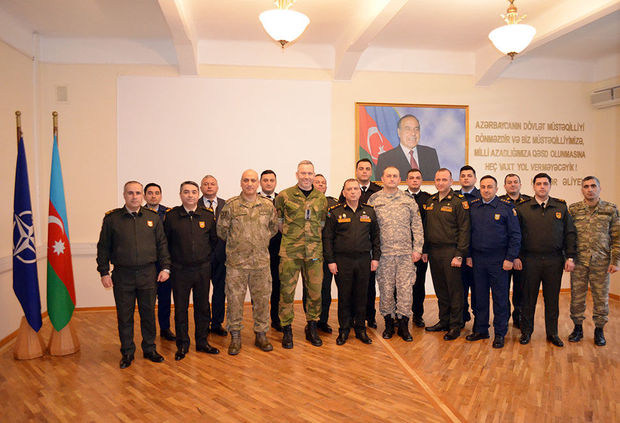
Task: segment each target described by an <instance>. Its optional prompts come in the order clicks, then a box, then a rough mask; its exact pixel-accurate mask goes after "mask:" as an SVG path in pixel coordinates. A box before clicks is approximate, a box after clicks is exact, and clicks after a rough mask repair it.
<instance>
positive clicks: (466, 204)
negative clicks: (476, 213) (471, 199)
mask: <svg viewBox="0 0 620 423" xmlns="http://www.w3.org/2000/svg"><path fill="white" fill-rule="evenodd" d="M461 204H462V205H463V208H464V209H465V210H467V209H469V204H468V203H467V201H463V202H461Z"/></svg>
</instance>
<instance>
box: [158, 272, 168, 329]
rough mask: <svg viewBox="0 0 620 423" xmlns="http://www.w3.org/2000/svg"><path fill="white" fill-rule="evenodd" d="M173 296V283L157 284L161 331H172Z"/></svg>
mask: <svg viewBox="0 0 620 423" xmlns="http://www.w3.org/2000/svg"><path fill="white" fill-rule="evenodd" d="M171 296H172V281H171V280H170V279H168V280H167V281H166V282H158V283H157V320H158V321H159V330H160V331H162V330H168V329H170V298H171Z"/></svg>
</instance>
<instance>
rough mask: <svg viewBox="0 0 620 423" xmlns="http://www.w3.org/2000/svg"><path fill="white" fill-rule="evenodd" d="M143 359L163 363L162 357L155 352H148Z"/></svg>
mask: <svg viewBox="0 0 620 423" xmlns="http://www.w3.org/2000/svg"><path fill="white" fill-rule="evenodd" d="M144 358H146V359H147V360H151V361H152V362H153V363H161V362H162V361H164V357H162V356H161V354H159V353H158V352H157V351H155V350H153V351H149V352H145V353H144Z"/></svg>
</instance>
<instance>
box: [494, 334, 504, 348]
mask: <svg viewBox="0 0 620 423" xmlns="http://www.w3.org/2000/svg"><path fill="white" fill-rule="evenodd" d="M493 348H504V337H503V336H502V335H495V339H494V340H493Z"/></svg>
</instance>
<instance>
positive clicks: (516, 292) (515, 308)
mask: <svg viewBox="0 0 620 423" xmlns="http://www.w3.org/2000/svg"><path fill="white" fill-rule="evenodd" d="M508 274H509V276H508V278H510V277H511V276H512V321H513V322H519V321H520V319H521V309H522V303H523V271H521V270H514V269H513V270H511V271H510V272H508Z"/></svg>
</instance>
